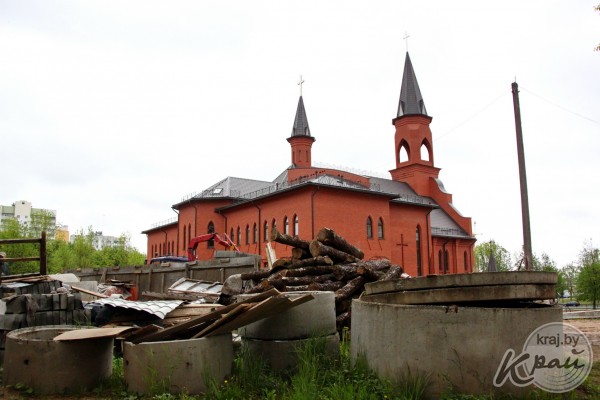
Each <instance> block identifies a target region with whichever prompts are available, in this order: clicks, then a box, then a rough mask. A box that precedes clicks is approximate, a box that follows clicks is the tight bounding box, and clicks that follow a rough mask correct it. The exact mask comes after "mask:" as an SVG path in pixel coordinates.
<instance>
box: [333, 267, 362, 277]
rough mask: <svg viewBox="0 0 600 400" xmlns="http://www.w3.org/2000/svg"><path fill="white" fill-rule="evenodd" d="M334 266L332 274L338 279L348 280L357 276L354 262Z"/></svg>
mask: <svg viewBox="0 0 600 400" xmlns="http://www.w3.org/2000/svg"><path fill="white" fill-rule="evenodd" d="M334 268H335V271H334V272H333V274H334V275H335V279H337V280H338V281H350V280H352V279H354V278H356V277H357V276H358V272H357V267H356V264H338V265H334Z"/></svg>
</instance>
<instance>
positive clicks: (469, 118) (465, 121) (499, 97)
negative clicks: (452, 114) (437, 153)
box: [435, 91, 510, 141]
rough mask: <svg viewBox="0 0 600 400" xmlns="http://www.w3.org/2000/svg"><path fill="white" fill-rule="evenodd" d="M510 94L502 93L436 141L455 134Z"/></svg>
mask: <svg viewBox="0 0 600 400" xmlns="http://www.w3.org/2000/svg"><path fill="white" fill-rule="evenodd" d="M508 93H510V92H508V91H506V92H502V94H501V95H499V96H498V97H496V98H495V99H494V100H492V101H491V102H489V103H488V104H487V105H485V106H484V107H483V108H481V109H480V110H479V111H477V112H475V113H474V114H471V115H470V116H469V117H468V118H467V119H465V120H464V121H463V122H461V123H459V124H458V125H456V126H455V127H454V128H452V129H450V130H449V131H447V132H446V133H444V134H443V135H441V136H438V137H437V138H436V139H435V140H436V141H439V140H440V139H442V138H443V137H444V136H447V135H449V134H450V133H452V132H454V131H455V130H457V129H458V128H460V127H461V126H463V125H465V124H466V123H467V122H469V121H471V120H472V119H474V118H475V117H477V116H478V115H479V114H481V113H482V112H484V111H485V110H487V109H488V108H490V107H491V106H492V105H494V104H495V103H496V102H497V101H498V100H500V99H501V98H503V97H504V96H506V95H507V94H508Z"/></svg>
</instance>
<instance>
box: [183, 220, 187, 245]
mask: <svg viewBox="0 0 600 400" xmlns="http://www.w3.org/2000/svg"><path fill="white" fill-rule="evenodd" d="M185 234H186V230H185V226H184V227H183V249H184V250H186V249H187V245H188V242H187V240H186V238H187V236H185Z"/></svg>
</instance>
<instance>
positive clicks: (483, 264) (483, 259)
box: [474, 240, 512, 272]
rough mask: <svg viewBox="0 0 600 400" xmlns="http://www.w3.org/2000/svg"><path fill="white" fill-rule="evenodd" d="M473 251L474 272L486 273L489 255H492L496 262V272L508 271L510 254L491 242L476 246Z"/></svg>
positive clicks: (510, 263) (510, 262)
mask: <svg viewBox="0 0 600 400" xmlns="http://www.w3.org/2000/svg"><path fill="white" fill-rule="evenodd" d="M474 251H475V270H476V271H479V272H485V271H487V267H488V263H489V262H490V254H493V256H494V259H495V260H496V267H497V268H498V271H510V269H511V265H512V261H511V256H510V253H509V252H508V250H506V249H505V248H504V247H502V246H500V245H499V244H497V243H496V242H494V241H493V240H491V241H489V242H484V243H481V244H478V245H476V246H475V250H474Z"/></svg>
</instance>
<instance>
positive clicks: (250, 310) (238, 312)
mask: <svg viewBox="0 0 600 400" xmlns="http://www.w3.org/2000/svg"><path fill="white" fill-rule="evenodd" d="M312 299H313V296H312V295H310V294H307V295H304V296H301V297H299V298H296V299H293V300H292V299H290V298H288V297H286V296H285V295H284V294H281V293H280V292H279V291H278V290H277V289H270V290H267V291H265V292H263V293H260V294H257V295H255V296H252V297H250V298H248V299H246V300H242V301H239V302H237V303H234V304H230V305H228V306H222V307H216V308H214V305H213V308H214V309H213V311H211V312H209V313H208V314H204V315H201V316H197V317H192V318H191V319H189V320H187V321H185V322H181V323H178V324H176V325H173V326H170V327H168V328H164V329H163V328H161V327H158V326H156V325H148V326H145V327H143V328H138V329H135V330H132V331H130V332H128V334H127V335H126V336H123V337H121V338H122V339H124V340H127V341H129V342H132V343H134V344H137V343H142V342H156V341H166V340H182V339H196V338H203V337H210V336H216V335H220V334H223V333H228V332H231V331H233V330H235V329H237V328H240V327H242V326H245V325H248V324H251V323H252V322H256V321H258V320H261V319H263V318H266V317H269V316H273V315H277V314H280V313H282V312H284V311H286V310H289V309H290V308H293V307H296V306H298V305H300V304H303V303H305V302H307V301H310V300H312Z"/></svg>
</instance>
